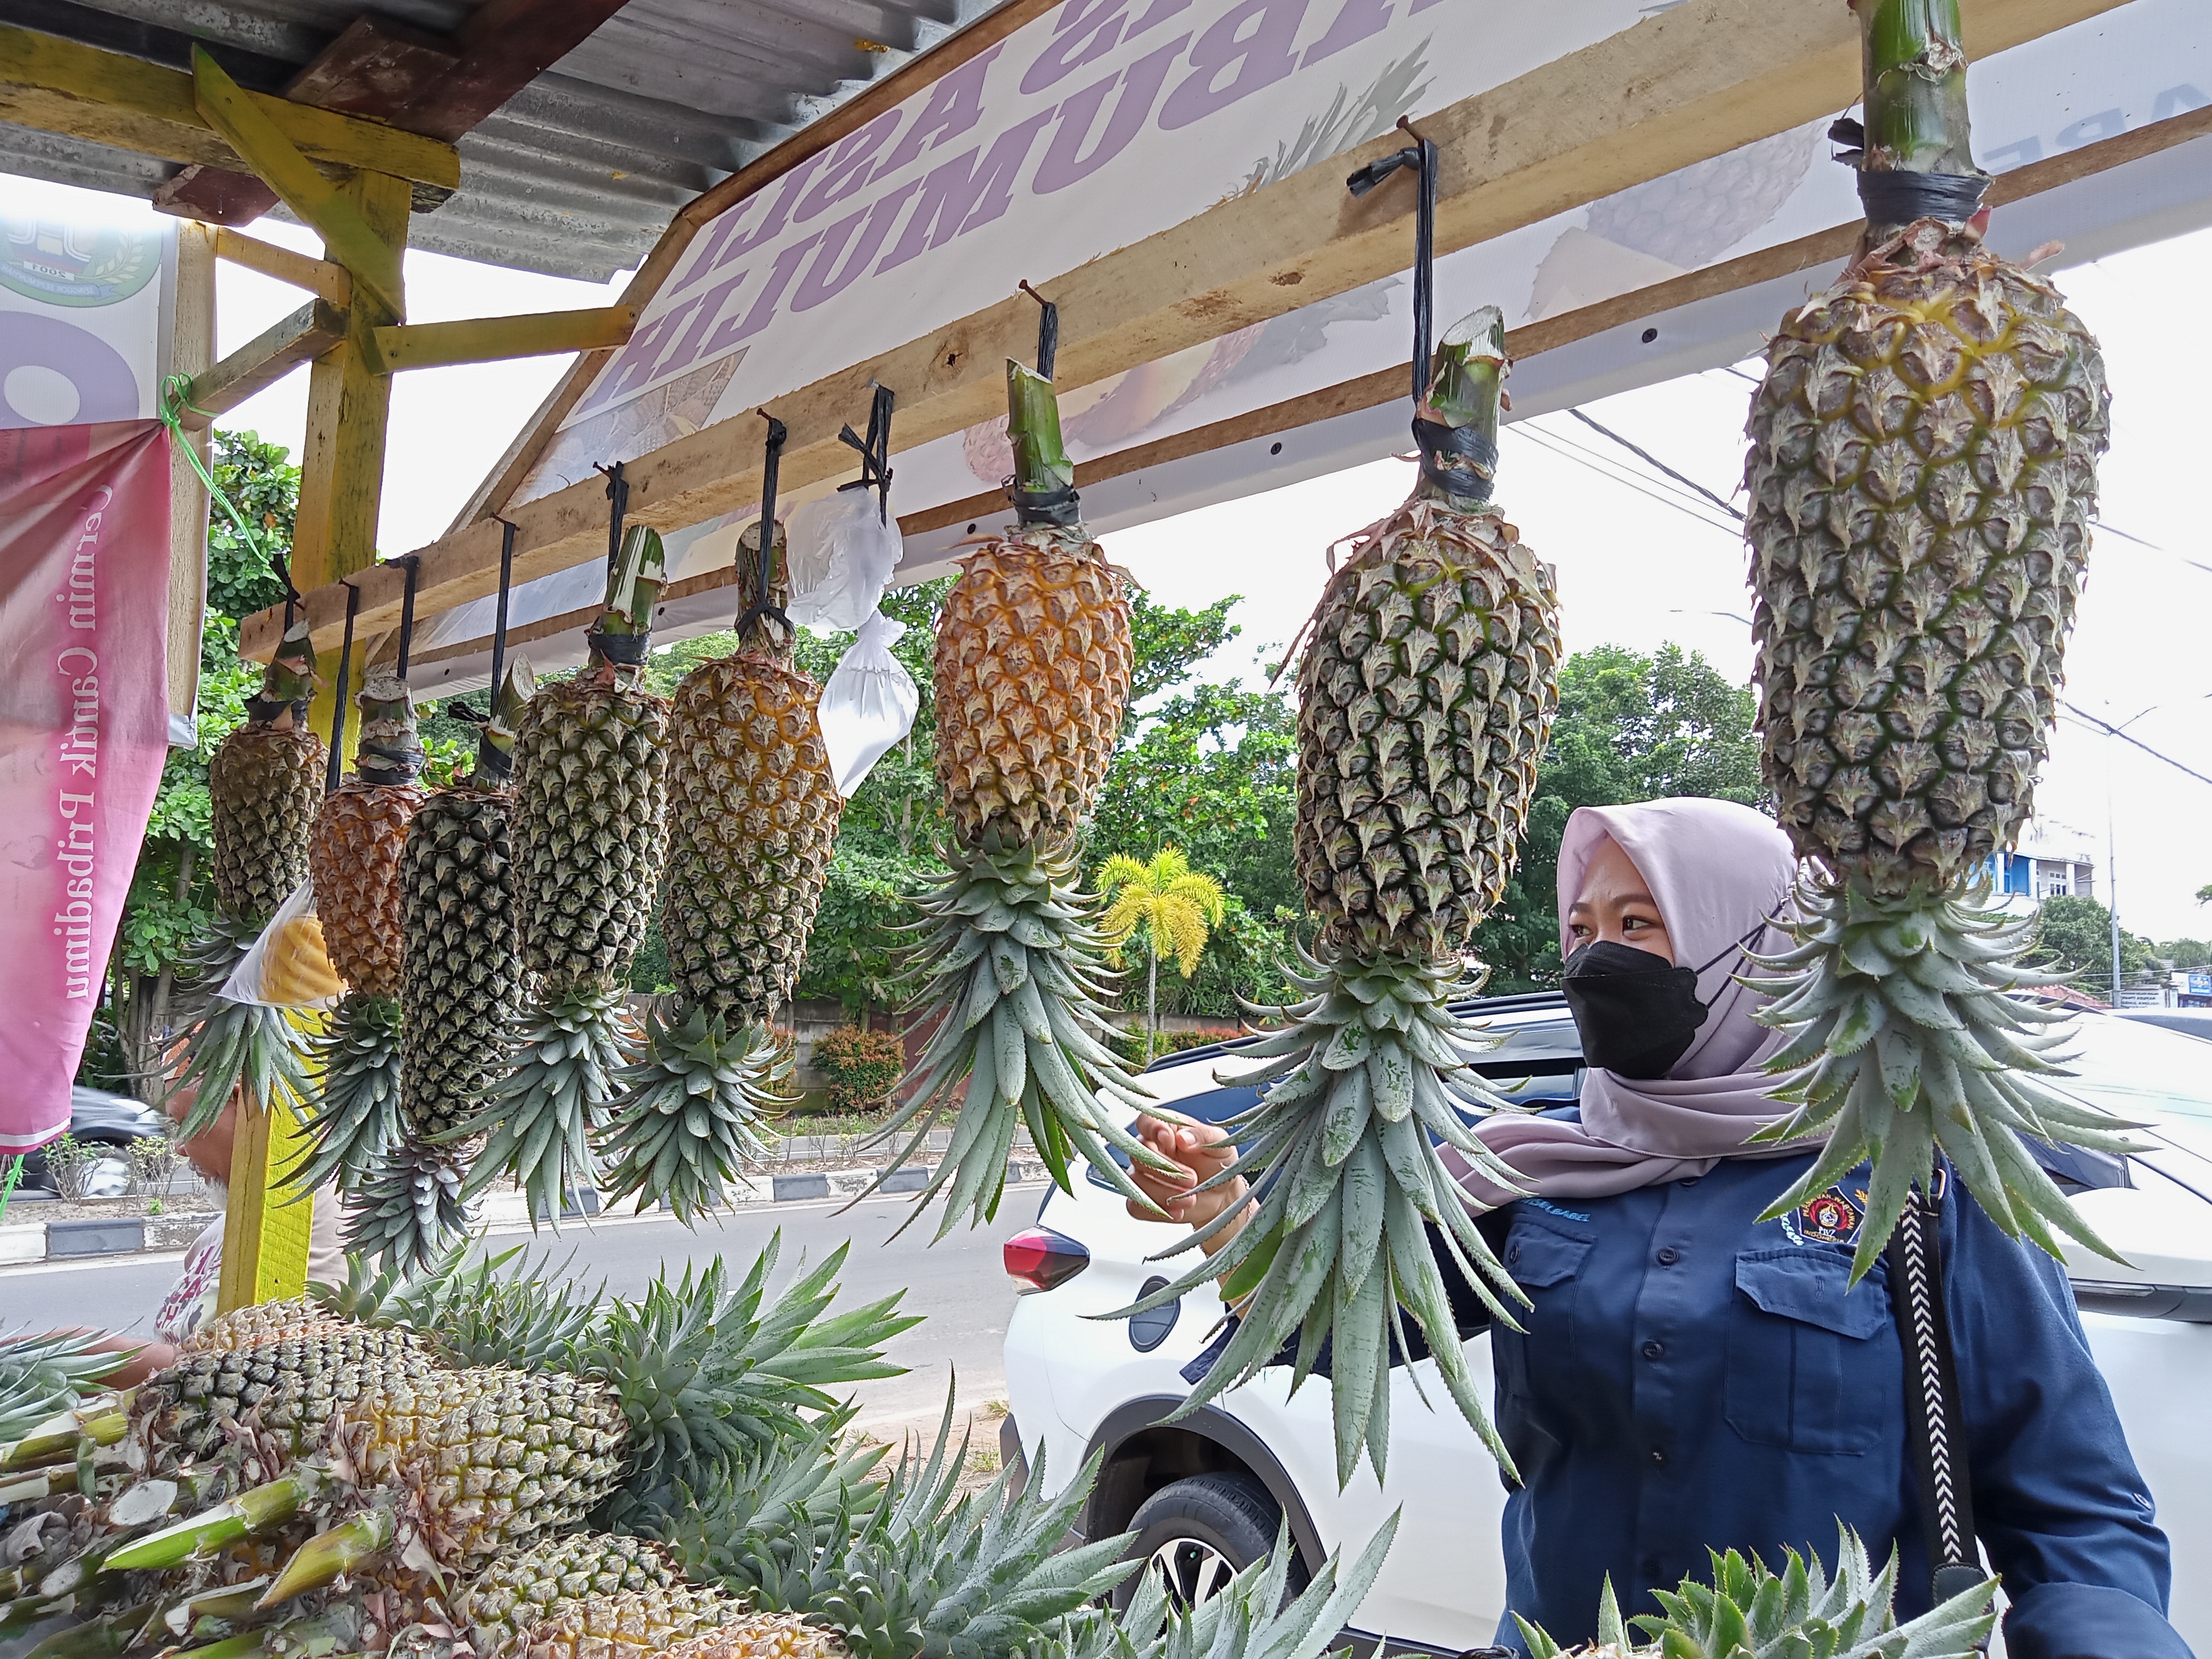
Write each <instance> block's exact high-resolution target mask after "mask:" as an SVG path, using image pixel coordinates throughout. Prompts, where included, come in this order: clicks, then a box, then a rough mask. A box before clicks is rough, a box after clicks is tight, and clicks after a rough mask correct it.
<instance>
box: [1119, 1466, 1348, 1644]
mask: <svg viewBox="0 0 2212 1659" xmlns="http://www.w3.org/2000/svg"><path fill="white" fill-rule="evenodd" d="M1282 1524H1283V1509H1282V1505H1281V1504H1278V1503H1276V1502H1275V1500H1274V1499H1273V1498H1272V1497H1270V1496H1269V1495H1268V1492H1267V1488H1266V1487H1265V1486H1261V1484H1260V1483H1259V1482H1258V1481H1257V1480H1254V1479H1253V1478H1252V1477H1251V1476H1250V1475H1249V1474H1225V1473H1215V1474H1194V1475H1192V1476H1190V1477H1189V1478H1188V1480H1177V1481H1174V1482H1172V1483H1171V1484H1170V1485H1168V1486H1163V1487H1161V1488H1160V1489H1159V1490H1158V1492H1154V1493H1153V1494H1152V1496H1151V1497H1150V1498H1146V1500H1145V1501H1144V1502H1143V1503H1142V1504H1139V1505H1138V1507H1137V1512H1136V1514H1135V1515H1133V1516H1131V1517H1130V1519H1129V1530H1130V1531H1132V1532H1133V1533H1135V1534H1137V1536H1136V1539H1135V1541H1133V1543H1132V1544H1131V1545H1130V1546H1129V1553H1128V1555H1127V1558H1126V1559H1128V1560H1132V1561H1139V1562H1142V1563H1144V1564H1145V1569H1144V1571H1146V1572H1159V1573H1162V1574H1164V1576H1165V1577H1167V1579H1168V1584H1169V1589H1170V1595H1171V1596H1172V1597H1173V1598H1174V1599H1175V1600H1176V1601H1177V1602H1178V1603H1179V1604H1188V1602H1189V1601H1193V1600H1196V1601H1204V1600H1205V1599H1206V1597H1207V1596H1210V1595H1213V1594H1214V1593H1215V1592H1216V1591H1218V1589H1220V1588H1221V1587H1222V1586H1223V1585H1224V1584H1225V1583H1228V1582H1229V1580H1230V1578H1231V1577H1232V1576H1234V1575H1235V1574H1237V1573H1239V1572H1242V1571H1243V1570H1244V1569H1245V1568H1247V1567H1249V1566H1250V1565H1252V1564H1253V1563H1254V1562H1255V1561H1257V1560H1259V1559H1261V1557H1262V1556H1264V1555H1266V1554H1267V1552H1268V1551H1269V1550H1271V1549H1273V1548H1274V1547H1275V1540H1276V1537H1277V1536H1278V1535H1279V1533H1280V1531H1281V1528H1282ZM1305 1580H1306V1575H1305V1572H1304V1568H1303V1566H1302V1565H1300V1564H1299V1563H1297V1562H1295V1561H1293V1562H1292V1564H1291V1577H1290V1582H1289V1583H1288V1584H1287V1585H1286V1586H1285V1596H1286V1597H1287V1596H1288V1595H1295V1594H1296V1593H1297V1590H1299V1589H1301V1588H1303V1587H1304V1583H1305ZM1143 1582H1144V1573H1143V1572H1133V1573H1131V1574H1130V1575H1129V1576H1128V1577H1127V1578H1125V1579H1123V1580H1122V1581H1121V1583H1120V1584H1118V1585H1116V1586H1115V1590H1114V1596H1113V1601H1114V1606H1115V1609H1116V1610H1117V1611H1118V1610H1122V1609H1126V1608H1127V1607H1128V1605H1129V1603H1130V1601H1132V1600H1133V1598H1134V1597H1135V1595H1136V1593H1137V1587H1138V1586H1139V1584H1141V1583H1143Z"/></svg>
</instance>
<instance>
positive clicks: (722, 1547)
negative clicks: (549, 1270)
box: [0, 1247, 1392, 1659]
mask: <svg viewBox="0 0 2212 1659" xmlns="http://www.w3.org/2000/svg"><path fill="white" fill-rule="evenodd" d="M841 1257H842V1252H841V1253H840V1255H839V1256H833V1257H832V1258H831V1259H830V1260H829V1261H825V1262H824V1263H823V1264H822V1266H820V1267H817V1268H815V1269H814V1270H812V1271H811V1272H809V1273H802V1274H801V1275H800V1276H799V1278H798V1279H797V1280H796V1281H795V1282H794V1283H793V1285H791V1286H790V1287H789V1288H788V1289H787V1290H786V1291H783V1292H782V1293H781V1295H780V1296H778V1297H769V1296H767V1295H766V1294H765V1291H764V1286H765V1284H766V1281H767V1279H768V1278H769V1275H770V1273H772V1271H773V1268H774V1266H775V1252H774V1249H773V1247H771V1249H770V1251H769V1253H768V1254H767V1255H764V1256H763V1258H762V1259H761V1260H759V1261H757V1262H756V1263H755V1264H754V1265H753V1267H752V1268H751V1269H750V1271H749V1272H748V1273H746V1274H745V1276H744V1279H743V1281H742V1282H741V1283H740V1284H738V1285H737V1286H735V1287H734V1288H733V1289H732V1288H731V1287H729V1286H728V1285H726V1281H725V1278H724V1275H723V1273H722V1270H721V1267H720V1263H719V1262H717V1263H716V1264H715V1266H714V1267H713V1268H711V1269H709V1270H708V1273H706V1274H705V1275H704V1276H703V1277H702V1279H699V1280H698V1281H696V1282H694V1281H693V1280H692V1279H690V1278H689V1277H687V1278H686V1279H684V1281H683V1282H682V1283H680V1284H672V1285H671V1284H668V1283H665V1282H661V1283H656V1284H655V1285H653V1286H652V1287H651V1288H650V1289H648V1291H647V1292H646V1294H645V1296H644V1297H642V1298H641V1299H640V1300H638V1301H636V1302H627V1301H622V1302H616V1301H610V1300H606V1299H603V1298H595V1297H592V1296H590V1295H579V1294H576V1293H574V1291H573V1289H571V1288H568V1287H563V1288H559V1289H555V1288H550V1287H548V1286H547V1285H544V1284H543V1283H541V1282H534V1281H532V1280H531V1279H526V1278H523V1277H520V1276H513V1277H510V1276H508V1275H507V1274H504V1273H501V1272H500V1271H499V1268H500V1267H501V1265H502V1263H503V1261H504V1260H505V1258H499V1259H495V1260H491V1261H483V1260H478V1261H474V1262H472V1263H469V1262H464V1261H462V1260H461V1259H459V1257H458V1256H455V1257H453V1258H449V1259H447V1261H442V1262H441V1264H439V1266H438V1267H436V1268H435V1269H434V1270H432V1271H431V1272H429V1273H427V1274H423V1275H420V1276H417V1277H416V1278H413V1279H404V1278H400V1277H398V1276H395V1275H393V1274H392V1273H388V1272H387V1273H384V1274H381V1275H379V1276H377V1277H376V1278H374V1279H370V1278H369V1277H368V1276H367V1275H366V1274H364V1273H357V1274H356V1277H355V1279H354V1280H353V1282H352V1283H350V1284H349V1285H348V1286H347V1287H346V1289H345V1290H344V1291H342V1292H336V1293H332V1294H331V1295H330V1296H328V1297H326V1298H325V1300H323V1301H321V1302H319V1303H310V1302H295V1303H279V1304H264V1305H263V1306H260V1307H256V1308H252V1309H247V1310H241V1311H240V1312H238V1313H234V1314H231V1315H228V1316H224V1317H223V1318H222V1319H221V1320H219V1321H217V1322H215V1323H214V1324H213V1325H211V1326H210V1327H209V1328H206V1329H205V1330H204V1332H203V1333H202V1334H199V1335H198V1336H197V1337H196V1338H195V1339H194V1340H192V1341H191V1343H190V1344H188V1345H187V1346H186V1347H185V1349H184V1350H183V1351H182V1352H180V1353H179V1357H178V1358H177V1360H176V1362H175V1363H174V1364H173V1365H172V1366H171V1367H170V1368H169V1369H168V1370H165V1371H163V1372H161V1374H159V1375H158V1376H155V1378H153V1379H152V1380H151V1381H149V1382H148V1383H144V1384H143V1385H142V1386H140V1387H139V1388H138V1389H136V1390H133V1391H131V1392H128V1393H124V1394H114V1393H101V1392H97V1391H96V1389H97V1382H96V1379H95V1378H94V1377H91V1376H88V1375H86V1374H85V1372H86V1368H87V1365H88V1363H89V1362H88V1360H87V1359H86V1358H85V1357H84V1356H82V1355H77V1354H75V1353H74V1352H69V1353H64V1352H59V1351H58V1350H57V1349H56V1347H55V1345H54V1344H52V1342H46V1343H43V1344H26V1343H23V1342H21V1341H18V1342H17V1343H15V1344H12V1345H11V1344H9V1343H6V1342H0V1412H4V1413H6V1415H4V1416H0V1424H4V1425H6V1427H7V1428H8V1429H9V1431H11V1432H10V1437H9V1439H7V1440H5V1441H0V1538H4V1541H5V1550H6V1559H7V1563H8V1565H7V1566H6V1568H5V1569H4V1571H0V1640H4V1639H7V1638H13V1637H18V1636H21V1635H24V1634H26V1633H28V1632H40V1633H41V1638H42V1639H40V1640H38V1641H37V1643H36V1645H35V1646H34V1647H33V1648H32V1649H31V1651H32V1652H33V1653H35V1654H37V1655H39V1656H40V1659H94V1656H99V1659H116V1656H133V1655H145V1656H149V1659H156V1656H159V1659H167V1656H184V1655H190V1656H193V1659H248V1656H254V1655H269V1656H319V1655H326V1654H330V1653H332V1652H337V1653H353V1654H363V1653H390V1654H393V1655H409V1656H420V1659H456V1656H461V1655H469V1656H474V1659H655V1656H659V1655H661V1654H666V1653H673V1654H676V1655H679V1656H682V1659H846V1656H856V1655H858V1656H867V1659H921V1656H925V1655H939V1656H943V1655H959V1654H974V1655H979V1656H980V1655H984V1654H1012V1653H1039V1654H1045V1653H1050V1654H1056V1655H1061V1656H1066V1659H1109V1656H1113V1659H1197V1656H1200V1655H1208V1654H1212V1655H1219V1656H1222V1659H1228V1656H1231V1655H1244V1654H1250V1655H1255V1656H1256V1655H1261V1654H1275V1653H1284V1654H1288V1653H1290V1652H1291V1651H1293V1650H1296V1651H1303V1652H1307V1653H1317V1652H1318V1651H1319V1650H1320V1648H1321V1646H1322V1644H1323V1643H1324V1641H1325V1640H1326V1638H1328V1637H1330V1636H1332V1635H1333V1634H1334V1632H1336V1631H1337V1630H1338V1629H1340V1627H1341V1626H1343V1624H1344V1623H1345V1622H1346V1620H1347V1619H1348V1618H1349V1616H1350V1614H1351V1613H1352V1611H1353V1609H1354V1608H1356V1607H1357V1606H1358V1602H1359V1601H1360V1599H1361V1598H1362V1597H1363V1596H1364V1595H1365V1593H1366V1590H1367V1588H1368V1586H1369V1584H1370V1583H1371V1582H1372V1580H1373V1577H1374V1575H1375V1571H1376V1569H1377V1567H1379V1565H1380V1564H1381V1561H1382V1559H1383V1553H1384V1552H1385V1551H1386V1550H1387V1549H1388V1547H1389V1541H1390V1533H1391V1530H1392V1529H1391V1528H1384V1530H1383V1534H1381V1535H1380V1536H1379V1537H1378V1538H1377V1539H1376V1541H1373V1542H1372V1543H1370V1545H1369V1546H1368V1547H1367V1549H1366V1551H1365V1552H1364V1554H1363V1556H1362V1558H1361V1559H1360V1560H1359V1561H1358V1563H1357V1564H1356V1565H1354V1566H1353V1568H1352V1570H1351V1571H1350V1572H1348V1573H1346V1574H1345V1575H1344V1576H1343V1577H1341V1579H1340V1577H1339V1575H1338V1574H1337V1572H1336V1570H1335V1564H1334V1563H1333V1562H1332V1563H1328V1564H1324V1565H1322V1567H1321V1569H1320V1571H1317V1572H1316V1574H1315V1577H1314V1582H1313V1583H1311V1584H1310V1586H1308V1587H1307V1588H1306V1589H1305V1590H1304V1592H1303V1594H1301V1595H1299V1596H1297V1598H1296V1599H1295V1600H1287V1599H1286V1598H1285V1594H1284V1591H1285V1579H1286V1576H1287V1574H1288V1572H1289V1571H1290V1565H1291V1550H1290V1549H1289V1548H1288V1547H1279V1548H1278V1549H1277V1551H1276V1552H1275V1553H1274V1555H1273V1559H1272V1560H1271V1562H1270V1563H1268V1564H1264V1565H1261V1566H1258V1567H1255V1568H1254V1569H1252V1570H1251V1571H1248V1572H1247V1573H1246V1574H1245V1575H1244V1576H1243V1577H1242V1578H1240V1579H1239V1580H1238V1581H1237V1583H1234V1584H1232V1585H1231V1587H1230V1588H1229V1589H1228V1590H1227V1592H1226V1593H1225V1594H1224V1595H1220V1596H1218V1597H1216V1598H1215V1599H1214V1600H1213V1601H1211V1602H1209V1603H1208V1604H1206V1607H1202V1608H1200V1609H1195V1610H1193V1609H1183V1608H1172V1607H1169V1606H1168V1605H1167V1603H1166V1601H1165V1600H1164V1592H1163V1589H1162V1588H1161V1586H1160V1584H1159V1583H1158V1582H1157V1581H1156V1582H1154V1583H1149V1584H1147V1585H1146V1587H1145V1588H1144V1589H1142V1590H1141V1591H1139V1593H1138V1594H1137V1595H1135V1596H1134V1597H1133V1598H1132V1600H1131V1604H1130V1606H1129V1607H1128V1608H1127V1611H1126V1612H1124V1613H1120V1614H1115V1613H1112V1612H1110V1611H1109V1610H1107V1608H1106V1607H1104V1606H1103V1597H1104V1596H1105V1595H1106V1593H1107V1592H1109V1590H1111V1589H1113V1588H1114V1587H1115V1585H1116V1584H1118V1583H1120V1581H1121V1579H1123V1578H1124V1577H1127V1575H1128V1574H1129V1573H1130V1572H1131V1571H1134V1570H1135V1568H1136V1565H1137V1564H1136V1563H1135V1562H1133V1561H1131V1560H1127V1559H1123V1558H1124V1553H1125V1551H1126V1549H1127V1545H1128V1543H1129V1540H1128V1539H1127V1537H1117V1538H1109V1539H1103V1540H1100V1541H1095V1542H1092V1543H1089V1544H1085V1545H1083V1546H1080V1547H1077V1548H1075V1549H1073V1550H1062V1549H1061V1548H1060V1545H1061V1543H1062V1541H1063V1540H1064V1539H1065V1538H1066V1536H1067V1534H1068V1533H1069V1531H1070V1529H1071V1528H1073V1527H1074V1526H1076V1525H1077V1524H1079V1521H1080V1518H1081V1514H1082V1510H1083V1508H1084V1506H1085V1504H1086V1502H1087V1501H1088V1498H1089V1495H1090V1481H1089V1479H1088V1478H1087V1476H1086V1478H1085V1479H1082V1480H1076V1481H1074V1482H1073V1483H1072V1484H1070V1485H1068V1486H1066V1487H1065V1488H1064V1489H1063V1490H1062V1491H1060V1492H1059V1493H1057V1494H1055V1495H1053V1496H1050V1497H1047V1496H1045V1495H1044V1494H1043V1493H1042V1486H1043V1484H1044V1483H1043V1482H1042V1480H1038V1481H1035V1482H1032V1483H1030V1484H1029V1486H1028V1489H1026V1490H1022V1489H1018V1486H1017V1482H1016V1479H1015V1475H1014V1474H1013V1472H1012V1471H1001V1472H1000V1474H999V1475H998V1477H997V1478H996V1480H994V1482H992V1483H991V1484H990V1485H989V1486H988V1487H987V1489H985V1490H982V1491H980V1492H977V1491H973V1490H969V1489H968V1488H969V1486H970V1485H971V1483H969V1482H968V1481H967V1480H965V1474H966V1470H967V1468H968V1461H969V1460H968V1456H967V1444H966V1442H965V1439H964V1437H963V1438H958V1439H956V1437H954V1434H953V1432H952V1412H951V1405H950V1402H949V1401H948V1404H947V1407H946V1411H945V1417H944V1419H943V1421H942V1423H941V1424H940V1425H939V1431H938V1433H937V1436H936V1437H935V1440H934V1442H933V1444H931V1445H930V1446H929V1447H927V1449H922V1448H921V1447H918V1446H916V1447H910V1448H908V1449H907V1450H906V1451H905V1452H904V1453H903V1454H902V1455H901V1456H900V1457H899V1458H897V1459H896V1460H894V1461H890V1462H886V1455H885V1454H886V1449H885V1448H884V1447H882V1446H880V1445H877V1444H874V1443H871V1442H867V1441H866V1440H863V1439H860V1438H858V1437H854V1435H852V1434H851V1433H850V1432H849V1425H850V1423H851V1419H852V1415H853V1408H852V1407H850V1406H849V1405H840V1404H838V1403H837V1402H836V1401H834V1400H833V1399H832V1397H831V1396H830V1395H829V1394H827V1393H826V1392H824V1390H825V1389H828V1388H830V1387H833V1386H836V1385H837V1384H840V1383H848V1382H852V1381H854V1380H858V1379H860V1378H862V1377H867V1376H886V1375H890V1374H892V1373H893V1372H894V1371H895V1370H896V1368H895V1367H891V1366H888V1365H886V1364H884V1361H883V1358H882V1354H881V1351H880V1345H881V1344H882V1343H883V1342H884V1340H887V1339H888V1338H889V1337H890V1336H892V1335H894V1334H896V1333H897V1332H898V1331H900V1330H902V1329H904V1328H906V1327H908V1325H910V1324H912V1323H914V1321H912V1320H911V1319H908V1318H906V1317H904V1316H899V1315H898V1314H896V1311H895V1303H896V1297H894V1298H891V1299H890V1300H887V1301H885V1302H883V1303H878V1304H873V1305H871V1306H869V1307H866V1308H861V1309H856V1310H851V1311H848V1312H845V1313H842V1314H832V1313H830V1312H829V1311H828V1306H829V1302H830V1301H831V1299H832V1297H833V1296H834V1295H835V1285H834V1277H835V1274H836V1269H837V1267H838V1266H839V1265H840V1260H841ZM64 1346H66V1345H64ZM114 1358H115V1356H106V1357H105V1358H104V1363H107V1364H112V1363H113V1360H114ZM57 1365H59V1367H60V1368H61V1369H60V1370H59V1371H58V1372H57V1371H55V1370H54V1368H55V1367H56V1366H57ZM40 1368H44V1374H43V1375H41V1376H39V1377H38V1379H37V1380H35V1381H33V1382H26V1383H21V1385H20V1386H19V1385H18V1384H19V1377H18V1374H19V1373H21V1376H24V1377H28V1376H30V1375H31V1373H33V1371H36V1370H40ZM72 1368H74V1369H72ZM57 1387H59V1389H60V1390H61V1394H62V1397H63V1401H64V1409H62V1410H61V1411H59V1412H58V1413H54V1414H52V1415H45V1414H44V1413H46V1408H47V1407H51V1406H52V1405H53V1404H54V1401H53V1399H52V1393H53V1390H54V1389H56V1388H57ZM73 1387H74V1388H76V1389H89V1390H95V1391H94V1392H90V1393H88V1394H87V1395H86V1396H85V1397H83V1398H82V1399H76V1400H73V1401H72V1400H71V1399H70V1395H71V1392H72V1389H73Z"/></svg>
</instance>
